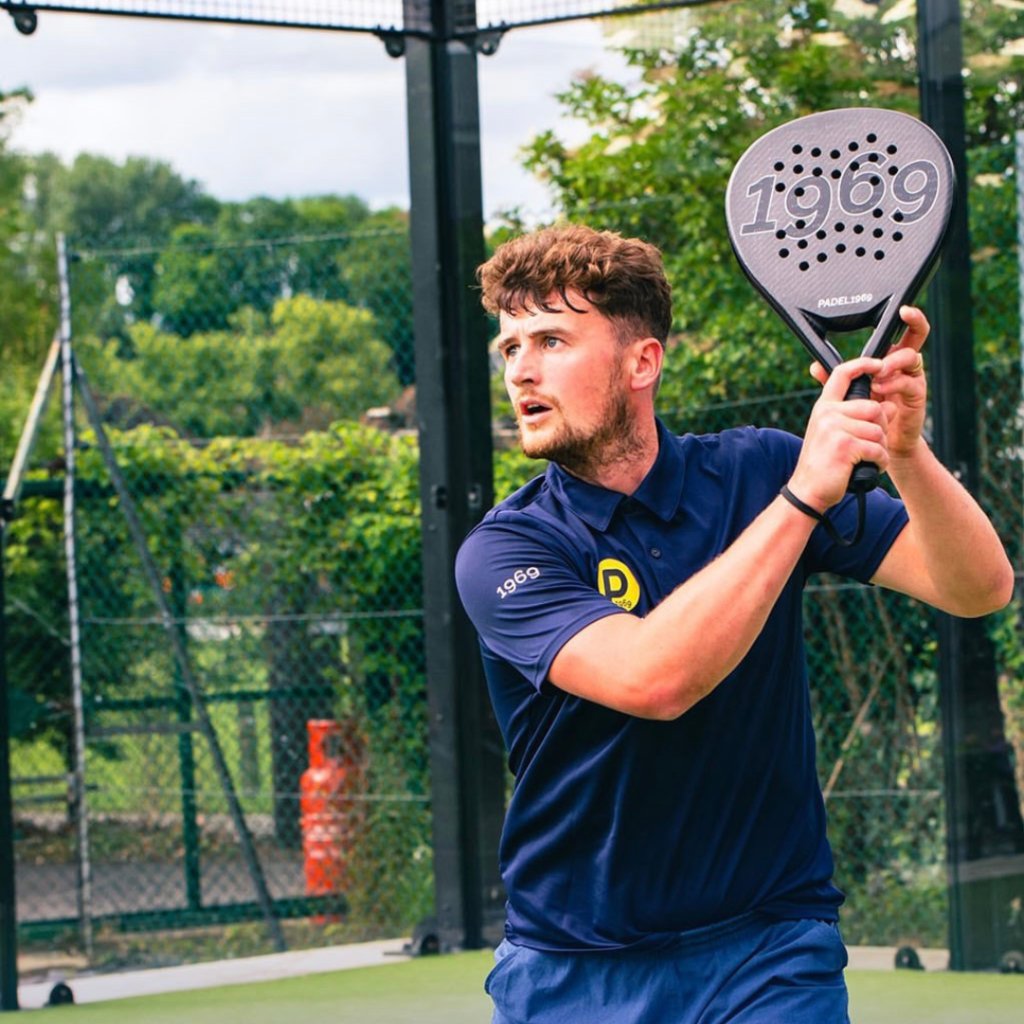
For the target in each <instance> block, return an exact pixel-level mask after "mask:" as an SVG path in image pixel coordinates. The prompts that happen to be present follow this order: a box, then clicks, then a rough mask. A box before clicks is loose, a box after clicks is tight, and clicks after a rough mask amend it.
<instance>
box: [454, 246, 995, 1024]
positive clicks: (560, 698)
mask: <svg viewBox="0 0 1024 1024" xmlns="http://www.w3.org/2000/svg"><path fill="white" fill-rule="evenodd" d="M480 280H481V284H482V289H483V302H484V306H485V307H486V308H487V309H488V310H489V311H491V312H492V313H495V314H497V315H498V316H499V319H500V335H499V339H498V348H499V351H500V352H501V354H502V357H503V358H504V364H505V384H506V387H507V389H508V392H509V396H510V398H511V400H512V404H513V406H514V408H515V412H516V417H517V420H518V424H519V434H520V440H521V444H522V447H523V451H524V452H525V453H526V454H527V455H529V456H532V457H534V458H538V459H547V460H549V465H548V468H547V472H546V474H545V475H544V476H543V477H540V478H538V479H536V480H534V481H532V482H531V483H529V484H527V485H526V486H525V487H524V488H522V489H521V490H520V491H518V492H517V493H516V494H514V495H512V496H511V497H510V498H508V499H507V500H506V501H504V502H502V503H501V504H499V505H498V506H497V507H496V508H495V509H493V510H492V511H491V512H490V513H489V514H488V515H487V516H486V518H485V519H484V520H483V522H482V523H481V524H480V525H479V526H478V527H477V528H476V529H475V530H474V531H473V532H472V533H471V534H470V536H469V537H468V538H467V539H466V541H465V543H464V545H463V546H462V549H461V550H460V552H459V557H458V561H457V567H456V571H457V579H458V585H459V590H460V594H461V596H462V600H463V602H464V604H465V607H466V609H467V611H468V614H469V616H470V618H471V619H472V621H473V623H474V625H475V626H476V628H477V631H478V633H479V635H480V641H481V649H482V653H483V658H484V662H485V668H486V675H487V680H488V686H489V689H490V695H491V699H492V702H493V705H494V708H495V712H496V715H497V718H498V722H499V724H500V726H501V729H502V732H503V735H504V738H505V741H506V744H507V747H508V753H509V765H510V768H511V770H512V772H513V774H514V775H515V779H516V784H515V788H514V791H513V794H512V797H511V800H510V803H509V808H508V815H507V819H506V823H505V828H504V832H503V835H502V845H501V867H502V875H503V878H504V881H505V886H506V890H507V894H508V905H507V923H506V940H505V942H503V943H502V945H501V946H500V947H499V949H498V950H497V952H496V958H497V960H498V963H497V965H496V966H495V968H494V970H493V971H492V972H491V975H490V976H489V978H488V982H487V989H488V991H489V992H490V994H491V996H492V999H493V1001H494V1004H495V1013H494V1022H495V1024H552V1022H588V1024H589V1022H597V1021H600V1022H602V1024H604V1022H614V1024H677V1022H679V1024H683V1022H686V1024H697V1022H699V1024H724V1022H729V1024H772V1022H778V1024H800V1022H805V1021H806V1022H808V1024H839V1022H844V1021H846V1020H847V1000H846V988H845V982H844V979H843V968H844V967H845V965H846V951H845V948H844V946H843V944H842V940H841V938H840V937H839V933H838V928H837V924H836V922H837V920H838V908H839V905H840V903H841V902H842V895H841V893H840V892H839V891H838V890H837V889H836V888H835V887H834V885H833V884H832V867H833V865H832V855H831V851H830V849H829V846H828V842H827V839H826V836H825V810H824V805H823V801H822V797H821V791H820V788H819V785H818V780H817V774H816V771H815V745H814V734H813V730H812V723H811V714H810V705H809V692H808V685H807V677H806V666H805V658H804V650H803V638H802V624H801V605H802V601H801V591H802V587H803V585H804V583H805V581H806V580H807V578H808V577H809V576H810V575H811V574H813V573H817V572H822V571H831V572H837V573H842V574H844V575H846V576H849V577H852V578H854V579H857V580H861V581H863V582H869V581H870V582H872V583H875V584H878V585H880V586H884V587H889V588H892V589H895V590H899V591H901V592H903V593H905V594H910V595H912V596H913V597H916V598H919V599H921V600H923V601H927V602H929V603H930V604H932V605H935V606H936V607H938V608H942V609H944V610H945V611H948V612H951V613H952V614H955V615H963V616H976V615H984V614H986V613H988V612H991V611H993V610H995V609H997V608H1000V607H1002V606H1003V605H1005V604H1006V603H1007V601H1008V600H1009V599H1010V596H1011V591H1012V587H1013V572H1012V569H1011V567H1010V565H1009V563H1008V561H1007V559H1006V555H1005V553H1004V551H1003V548H1002V545H1001V544H1000V542H999V539H998V537H997V536H996V534H995V531H994V530H993V528H992V526H991V524H990V523H989V521H988V520H987V518H986V517H985V515H984V514H983V513H982V511H981V510H980V508H979V507H978V506H977V505H976V503H975V502H974V501H973V499H972V498H971V497H970V495H969V494H968V493H967V492H966V491H965V490H964V489H963V488H962V487H961V486H960V485H959V484H958V483H957V481H956V480H955V479H954V478H953V477H952V476H951V475H950V474H949V473H948V472H947V471H946V470H945V469H944V468H943V467H942V465H941V464H940V463H939V462H938V460H937V459H936V458H935V456H934V455H933V454H932V452H931V451H930V450H929V448H928V446H927V444H926V443H925V441H924V439H923V438H922V436H921V431H922V425H923V420H924V414H925V398H926V383H925V375H924V369H923V361H922V358H921V356H920V349H921V346H922V345H923V344H924V341H925V338H926V336H927V333H928V324H927V321H926V319H925V317H924V315H923V314H922V313H921V312H920V311H919V310H916V309H911V308H906V309H905V310H904V311H903V313H902V316H903V319H904V321H905V322H906V325H907V328H906V331H905V333H904V336H903V338H902V339H901V341H900V342H899V343H898V344H896V345H894V346H893V348H892V349H891V351H890V352H889V353H888V354H887V355H886V356H885V358H884V359H866V358H860V359H854V360H851V361H849V362H847V363H844V364H843V365H841V366H840V367H838V368H837V369H836V370H835V371H834V372H833V373H832V374H831V375H830V376H829V377H828V378H827V379H826V374H825V372H824V370H823V369H822V368H821V367H820V366H816V367H814V368H813V370H812V372H813V373H814V375H815V376H816V378H817V379H818V380H819V382H820V383H822V385H823V386H822V391H821V395H820V397H819V399H818V401H817V402H816V404H815V406H814V409H813V411H812V413H811V416H810V419H809V421H808V424H807V428H806V432H805V436H804V439H803V441H802V442H801V441H800V440H799V439H798V438H796V437H793V436H791V435H788V434H785V433H783V432H780V431H776V430H757V429H754V428H752V427H749V428H743V429H738V430H731V431H725V432H723V433H721V434H718V435H705V436H695V435H693V434H687V435H684V436H682V437H676V436H673V435H671V434H670V433H669V432H668V431H667V430H666V429H665V427H664V426H663V425H662V424H661V423H660V422H659V420H658V419H657V418H656V415H655V408H654V396H655V391H656V389H657V384H658V379H659V375H660V372H661V368H662V360H663V358H664V348H665V341H666V338H667V335H668V332H669V327H670V324H671V294H670V288H669V285H668V283H667V281H666V279H665V276H664V272H663V268H662V261H661V255H660V253H659V252H658V251H657V249H655V248H654V247H653V246H650V245H648V244H646V243H644V242H642V241H639V240H636V239H625V238H622V237H620V236H618V235H615V234H612V233H608V232H597V231H593V230H591V229H589V228H586V227H583V226H566V227H556V228H549V229H545V230H543V231H540V232H537V233H534V234H532V235H526V236H523V237H520V238H516V239H513V240H512V241H509V242H507V243H506V244H505V245H503V246H502V247H501V248H499V249H498V250H497V252H496V253H495V254H494V256H493V257H492V258H491V259H490V260H489V261H488V262H487V263H485V264H484V265H483V266H482V267H481V269H480ZM861 374H869V375H870V376H871V378H872V381H873V386H872V399H871V400H868V399H864V400H858V401H844V400H843V399H844V396H845V394H846V392H847V389H848V388H849V385H850V383H851V382H852V381H853V380H854V379H855V378H856V377H857V376H859V375H861ZM861 461H868V462H873V463H875V464H876V465H877V466H878V467H879V469H880V470H881V471H883V472H884V471H888V473H889V474H890V477H891V479H892V481H893V482H894V484H895V485H896V487H897V488H898V490H899V492H900V495H901V499H902V500H896V499H894V498H892V497H890V496H889V495H888V494H887V493H885V491H884V490H882V489H878V490H876V491H873V492H871V493H870V494H869V495H868V496H867V500H866V508H865V517H864V518H865V523H864V530H863V535H862V537H861V538H860V539H859V540H858V541H857V542H856V543H854V544H846V545H844V543H843V542H842V540H843V538H847V539H848V538H850V537H851V536H852V535H854V534H855V532H856V531H855V527H856V524H857V518H858V510H857V503H856V501H854V500H853V499H851V498H849V497H848V496H847V495H846V488H847V484H848V481H849V478H850V473H851V471H852V469H853V467H854V466H855V465H856V464H857V463H858V462H861ZM823 519H827V522H822V520H823ZM826 527H828V529H826ZM830 531H831V532H830Z"/></svg>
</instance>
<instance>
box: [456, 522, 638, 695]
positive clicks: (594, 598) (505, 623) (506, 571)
mask: <svg viewBox="0 0 1024 1024" xmlns="http://www.w3.org/2000/svg"><path fill="white" fill-rule="evenodd" d="M553 533H554V531H551V530H545V529H544V526H543V525H542V524H537V523H532V522H522V523H503V522H500V521H494V520H485V521H484V522H483V523H482V524H481V525H480V526H478V527H477V528H476V529H475V530H474V531H473V532H472V533H470V535H469V536H468V537H467V539H466V540H465V542H464V543H463V545H462V547H461V548H460V550H459V553H458V557H457V558H456V562H455V579H456V584H457V586H458V590H459V596H460V598H461V600H462V604H463V607H464V608H465V609H466V614H467V615H468V616H469V618H470V620H471V622H472V623H473V625H474V627H475V628H476V630H477V633H478V634H479V636H480V640H481V643H482V644H483V645H484V646H485V648H486V649H487V650H488V651H489V652H490V653H491V654H492V655H494V656H495V657H497V658H499V659H501V660H503V661H507V662H508V663H509V664H511V665H512V666H513V667H514V668H516V670H517V671H519V672H520V673H522V675H523V676H525V677H526V678H527V679H528V680H530V682H531V683H532V684H533V686H535V687H536V688H537V689H538V690H539V689H540V687H541V686H542V685H543V683H544V681H545V679H547V675H548V672H549V670H550V668H551V663H552V661H554V659H555V656H556V655H557V654H558V652H559V650H561V648H562V646H563V645H564V644H565V643H566V641H568V640H569V639H571V638H572V637H573V636H575V635H576V634H577V633H578V632H579V631H580V630H581V629H583V628H584V627H585V626H588V625H590V623H592V622H596V621H597V620H598V619H601V618H604V617H605V616H606V615H616V614H618V615H626V614H629V613H628V612H625V611H624V610H623V609H621V608H619V607H618V606H617V605H615V604H613V603H612V602H611V601H610V600H609V599H608V598H607V597H605V596H603V595H602V594H601V593H600V592H599V591H598V590H597V589H596V588H595V587H594V586H593V585H592V584H587V583H586V582H585V578H584V574H583V572H582V569H581V566H580V565H579V564H578V561H577V560H578V558H579V556H578V555H577V554H574V553H573V552H572V551H571V550H570V549H569V547H568V545H567V542H565V541H562V539H561V538H558V537H556V536H553Z"/></svg>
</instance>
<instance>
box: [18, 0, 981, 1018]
mask: <svg viewBox="0 0 1024 1024" xmlns="http://www.w3.org/2000/svg"><path fill="white" fill-rule="evenodd" d="M492 2H494V0H481V3H479V4H478V3H477V2H476V0H371V2H369V3H367V4H364V5H363V7H362V8H361V9H360V8H358V7H357V4H356V0H338V3H337V5H336V9H337V10H336V13H335V10H334V9H331V10H330V11H328V8H327V6H325V5H324V4H323V3H320V4H318V5H317V8H316V10H317V12H318V14H317V16H315V17H313V16H308V17H304V16H303V14H302V11H301V5H300V4H291V5H290V6H289V5H286V4H281V3H273V2H270V0H200V2H195V0H106V2H105V0H66V2H64V3H35V2H29V0H0V9H3V10H6V11H7V12H8V13H9V14H10V15H11V16H12V18H13V19H14V22H15V26H16V27H17V29H18V31H20V32H22V33H23V34H31V32H33V31H35V30H36V28H37V27H38V19H39V13H40V12H62V13H80V14H92V15H110V16H125V17H149V18H165V19H178V20H189V21H206V22H220V23H225V24H239V25H242V24H244V25H263V26H274V27H279V28H288V27H291V28H307V29H310V28H315V29H324V30H334V31H348V32H371V33H373V34H375V35H377V36H379V37H380V38H381V39H382V41H383V42H384V45H385V48H386V50H387V52H388V53H389V54H390V55H391V56H393V57H399V56H404V57H405V59H406V93H407V106H408V113H409V119H408V120H409V136H408V153H409V166H410V172H411V173H410V182H411V233H412V257H413V293H414V319H415V330H416V342H415V344H416V367H417V388H418V392H419V400H418V402H417V410H418V411H417V416H418V427H419V433H420V442H421V469H420V488H421V505H422V514H423V539H424V540H423V559H424V608H425V636H426V653H427V688H428V699H429V706H430V722H431V734H430V750H431V765H432V785H433V813H434V841H435V858H434V860H435V865H436V867H435V886H436V901H437V916H438V920H437V927H438V929H439V936H438V937H439V939H440V941H441V944H442V946H446V947H462V948H475V947H479V946H481V945H483V944H484V942H485V941H487V940H488V938H489V937H490V935H491V932H492V929H493V928H495V927H496V926H497V924H498V922H499V920H500V916H501V904H502V899H503V896H502V891H501V883H500V879H499V877H498V874H497V844H498V838H499V834H500V827H501V819H502V816H503V810H504V791H503V775H504V767H503V754H502V744H501V737H500V735H499V734H498V730H497V727H496V724H495V722H494V719H493V716H492V715H491V713H490V710H489V706H488V702H487V701H486V699H485V688H484V682H483V676H482V668H481V665H480V659H479V657H478V656H477V650H476V644H475V640H474V638H473V632H472V629H471V627H470V624H469V623H468V620H467V619H466V617H465V615H464V613H463V612H462V609H461V606H460V603H459V601H458V597H457V594H456V592H455V586H454V580H453V574H452V566H453V563H454V556H455V552H456V550H457V547H458V545H459V543H460V542H461V540H462V538H463V537H464V536H465V534H466V532H468V530H469V529H470V528H471V527H472V526H473V525H474V524H475V523H476V522H477V521H479V519H480V517H481V516H482V515H483V513H484V511H485V510H486V509H487V508H488V507H489V506H490V504H491V502H492V500H493V482H492V475H491V472H492V471H491V435H490V409H489V396H488V367H487V346H486V341H487V324H486V321H485V319H484V317H483V314H482V312H481V310H480V308H479V304H478V302H477V300H476V297H475V296H474V295H473V294H472V292H471V290H470V288H469V287H468V282H471V281H472V280H473V276H474V271H475V268H476V266H477V265H478V263H479V262H480V260H481V259H482V257H483V239H484V232H483V210H482V188H481V177H482V175H481V160H480V116H479V103H478V92H477V69H476V59H477V55H478V54H484V55H490V54H493V53H495V52H496V50H497V49H498V45H499V43H500V40H501V37H502V35H503V34H504V32H506V31H508V30H509V29H512V28H515V27H519V26H527V25H540V24H549V23H554V22H561V21H570V20H579V19H583V18H593V17H600V16H613V15H623V14H637V13H645V12H650V11H652V10H665V9H671V8H680V7H689V6H700V5H703V4H706V3H708V2H711V0H665V2H655V3H649V4H644V3H639V4H638V3H630V2H629V0H626V2H625V3H623V4H622V5H621V6H616V5H614V4H611V5H609V3H608V2H607V0H605V2H603V3H602V2H600V0H597V2H594V3H589V4H588V2H587V0H559V3H560V4H561V7H560V9H557V10H556V9H555V7H556V4H555V2H554V0H538V10H537V12H536V13H535V14H531V15H529V16H525V17H523V18H522V20H519V21H509V20H506V19H505V18H503V17H500V16H499V17H490V16H489V15H488V14H487V13H486V12H485V13H483V14H482V15H481V16H478V7H479V8H483V7H489V6H490V5H491V3H492ZM346 5H348V10H347V13H346V10H345V8H346ZM494 6H495V7H499V6H500V5H498V4H497V3H496V2H494ZM545 7H546V8H547V9H545ZM297 8H299V9H298V10H297ZM382 10H384V11H385V12H386V16H384V17H380V16H377V15H376V14H375V12H377V11H382ZM367 11H369V12H370V13H369V14H367V13H366V12H367ZM325 12H327V13H325ZM499 13H500V12H499ZM917 17H918V30H919V39H920V52H921V93H922V113H923V116H924V120H925V121H926V122H928V123H929V124H931V125H932V126H933V127H934V128H935V129H936V130H937V131H938V133H939V134H940V136H941V137H942V138H943V140H944V141H945V143H946V145H947V147H948V148H949V150H950V152H951V154H952V155H953V158H954V164H955V166H956V167H957V169H958V170H959V171H960V173H961V175H962V173H963V169H964V166H965V154H964V132H963V85H962V80H961V76H960V10H959V2H958V0H930V2H929V3H923V4H918V15H917ZM954 221H955V224H954V229H953V230H954V235H953V241H952V244H951V245H950V246H949V249H948V253H949V255H948V257H947V259H946V260H945V261H944V263H943V265H942V267H941V268H940V271H939V273H938V275H937V277H936V279H935V281H934V284H933V290H932V306H931V308H932V310H933V313H932V322H933V327H934V333H935V338H936V339H937V343H936V344H933V350H934V352H935V355H934V357H933V358H934V365H935V381H936V387H935V393H936V403H935V404H936V409H937V428H938V430H937V439H936V442H937V443H936V447H937V449H938V452H939V455H940V457H941V458H942V459H943V461H944V462H945V463H946V464H947V465H948V466H950V467H952V468H953V469H954V471H956V472H959V473H960V475H961V477H962V478H963V479H964V481H965V483H967V485H968V486H971V485H972V484H973V483H974V481H975V479H976V475H977V440H976V437H975V429H976V428H975V406H974V401H975V399H974V392H973V355H972V351H971V345H970V344H969V343H968V340H969V338H970V307H969V303H968V302H967V301H966V297H967V296H968V295H969V289H970V267H969V262H968V252H969V250H968V248H967V244H966V207H965V204H964V202H963V199H962V198H961V200H960V203H959V209H958V210H957V211H956V212H955V214H954ZM954 338H956V339H957V343H956V344H953V341H952V339H954ZM985 642H986V641H985V638H984V636H983V632H982V631H981V630H980V627H979V626H977V624H972V623H966V622H963V621H959V620H953V619H951V618H949V617H948V616H943V622H942V627H941V632H940V643H941V663H942V669H941V673H942V694H943V722H944V732H945V734H946V759H947V765H948V767H947V771H948V777H947V786H948V803H949V810H948V813H947V819H948V827H949V832H950V835H951V841H950V847H949V859H950V890H951V904H952V905H953V907H954V909H953V911H952V912H951V918H950V939H951V946H952V949H953V966H954V967H960V968H962V967H966V966H971V965H975V964H976V963H977V962H978V957H982V959H984V958H985V957H986V956H987V955H988V954H987V953H986V952H983V951H980V950H978V949H976V946H977V943H976V942H975V941H974V939H971V938H969V937H968V936H967V935H966V934H965V928H966V922H967V921H968V919H976V918H977V915H974V916H973V918H972V914H971V912H970V910H969V906H968V904H969V903H970V899H971V897H970V895H969V892H968V889H967V887H966V886H965V885H963V884H961V883H962V879H961V874H962V872H961V870H960V869H961V866H962V865H963V864H964V863H965V862H966V860H967V859H969V851H968V844H967V843H966V842H964V841H963V837H964V834H965V833H964V830H965V829H969V828H971V827H976V824H975V825H973V826H969V825H968V824H967V823H968V817H967V814H966V811H967V808H968V807H969V806H972V805H973V802H974V801H975V798H976V795H977V794H976V791H975V789H974V788H972V787H973V786H974V785H975V784H974V783H973V782H972V781H971V779H972V778H973V776H971V775H970V772H969V771H968V770H967V767H966V762H965V757H967V756H968V755H967V754H966V753H965V752H964V750H963V747H962V744H961V743H960V739H959V738H960V737H961V736H962V727H963V723H964V722H965V721H967V720H968V719H970V718H971V716H972V715H974V714H976V713H978V714H980V715H981V716H982V717H983V718H984V719H985V720H986V721H995V722H999V721H1000V719H998V718H995V719H993V718H992V713H993V700H994V694H995V688H994V687H995V676H994V670H993V669H992V666H991V664H990V658H989V656H988V653H987V652H986V651H985V649H984V648H985ZM5 700H6V696H5V692H0V703H4V702H5ZM995 711H996V712H997V711H998V704H997V703H996V704H995ZM3 724H4V723H3V709H2V708H0V728H2V726H3ZM0 744H2V746H3V748H4V749H3V751H0V775H2V769H3V767H4V761H5V759H6V748H7V742H6V735H3V736H0ZM0 788H3V779H2V778H0ZM5 799H9V795H8V796H4V795H3V794H0V831H3V832H5V833H6V835H7V836H8V837H9V835H10V833H9V829H3V823H4V820H9V813H10V808H9V806H8V807H7V810H6V814H7V815H8V817H7V819H5V818H4V800H5ZM972 820H973V819H972ZM11 857H12V854H11V850H10V848H9V838H8V839H7V841H6V842H5V841H0V890H2V891H0V990H2V991H0V1008H10V1005H11V995H10V992H9V986H10V984H11V979H12V978H16V971H15V972H14V973H13V974H12V973H11V964H12V962H13V961H12V957H13V947H12V942H13V938H12V936H13V914H14V902H13V875H12V876H11V878H10V880H8V878H7V875H8V870H7V865H8V862H9V861H10V859H11ZM8 885H11V886H12V888H8ZM5 967H6V969H5ZM14 1002H15V1005H16V997H15V1001H14Z"/></svg>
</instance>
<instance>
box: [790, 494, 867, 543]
mask: <svg viewBox="0 0 1024 1024" xmlns="http://www.w3.org/2000/svg"><path fill="white" fill-rule="evenodd" d="M779 494H781V495H782V496H783V497H784V498H785V499H786V501H788V502H789V503H790V505H792V506H793V507H794V508H798V509H799V510H800V511H801V512H803V514H804V515H805V516H810V517H811V518H812V519H813V520H814V521H815V522H817V523H821V525H822V527H824V530H825V532H826V533H827V534H828V535H829V537H830V538H831V539H832V540H833V541H834V542H835V543H836V544H838V545H839V546H840V547H843V548H848V547H852V546H853V545H854V544H856V543H857V542H858V541H859V540H860V539H861V537H862V536H863V535H864V505H865V497H864V491H863V490H858V491H857V492H856V494H857V529H856V531H855V532H854V535H853V536H852V537H843V536H840V534H839V531H838V530H837V529H836V528H835V526H834V525H833V523H832V520H831V519H829V518H828V516H826V515H823V514H822V513H821V512H819V511H818V510H817V509H816V508H811V506H810V505H808V504H807V502H806V501H801V500H800V499H799V498H798V497H797V496H796V495H795V494H794V493H793V492H792V491H791V490H790V489H789V488H788V487H787V486H786V485H785V484H783V485H782V489H781V490H780V491H779Z"/></svg>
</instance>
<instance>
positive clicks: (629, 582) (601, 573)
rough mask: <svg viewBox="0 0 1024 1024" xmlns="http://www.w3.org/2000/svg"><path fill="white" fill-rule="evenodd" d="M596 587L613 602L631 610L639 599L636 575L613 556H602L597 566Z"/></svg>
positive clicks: (638, 585)
mask: <svg viewBox="0 0 1024 1024" xmlns="http://www.w3.org/2000/svg"><path fill="white" fill-rule="evenodd" d="M597 589H598V590H600V591H601V593H602V594H604V596H605V597H607V598H608V600H609V601H611V602H612V603H613V604H617V605H618V606H619V607H620V608H625V609H626V611H627V612H628V611H632V610H633V609H634V608H635V607H636V603H637V601H639V600H640V584H639V583H637V581H636V577H635V576H634V575H633V574H632V572H630V571H629V569H627V568H626V566H625V565H623V563H622V562H620V561H618V560H617V559H614V558H602V559H601V562H600V564H599V565H598V567H597Z"/></svg>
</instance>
